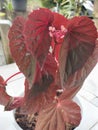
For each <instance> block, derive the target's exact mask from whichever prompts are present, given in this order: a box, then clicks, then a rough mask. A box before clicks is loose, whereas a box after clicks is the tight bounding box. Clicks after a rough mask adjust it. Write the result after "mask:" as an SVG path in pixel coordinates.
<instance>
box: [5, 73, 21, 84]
mask: <svg viewBox="0 0 98 130" xmlns="http://www.w3.org/2000/svg"><path fill="white" fill-rule="evenodd" d="M18 74H21V72H17V73H15V74H13V75H11V76H10V77H9V78H8V79H6V80H5V81H4V84H7V82H8V80H10V79H11V78H13V77H14V76H16V75H18Z"/></svg>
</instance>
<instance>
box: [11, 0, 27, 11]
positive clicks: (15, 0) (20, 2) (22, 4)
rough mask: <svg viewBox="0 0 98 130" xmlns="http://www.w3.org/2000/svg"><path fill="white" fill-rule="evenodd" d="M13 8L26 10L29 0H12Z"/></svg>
mask: <svg viewBox="0 0 98 130" xmlns="http://www.w3.org/2000/svg"><path fill="white" fill-rule="evenodd" d="M12 5H13V9H14V10H15V11H21V12H23V11H26V8H27V0H12Z"/></svg>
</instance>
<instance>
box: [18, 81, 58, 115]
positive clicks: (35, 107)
mask: <svg viewBox="0 0 98 130" xmlns="http://www.w3.org/2000/svg"><path fill="white" fill-rule="evenodd" d="M38 85H39V84H38ZM26 87H27V88H29V84H28V82H26ZM34 87H36V88H35V89H33V90H29V89H26V94H25V98H24V104H23V105H22V106H21V109H20V111H21V113H25V114H27V113H29V114H30V113H31V114H32V113H33V114H34V113H36V112H39V111H41V110H42V108H43V107H44V106H46V105H48V104H49V103H51V102H52V101H53V99H54V96H55V95H56V90H57V89H58V86H56V85H55V84H54V83H53V84H50V85H49V86H48V87H47V88H40V87H42V86H37V85H36V86H34ZM37 87H38V89H37ZM44 87H46V86H44ZM36 89H37V90H36ZM34 91H35V92H34ZM36 91H37V92H36Z"/></svg>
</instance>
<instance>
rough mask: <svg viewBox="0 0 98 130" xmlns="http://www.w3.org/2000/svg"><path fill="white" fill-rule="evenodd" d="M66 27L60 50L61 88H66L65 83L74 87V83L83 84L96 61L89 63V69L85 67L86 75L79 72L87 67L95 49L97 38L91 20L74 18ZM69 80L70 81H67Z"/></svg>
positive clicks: (82, 17)
mask: <svg viewBox="0 0 98 130" xmlns="http://www.w3.org/2000/svg"><path fill="white" fill-rule="evenodd" d="M66 27H67V29H68V32H67V35H66V36H65V39H64V42H63V44H62V46H61V49H60V56H59V64H60V79H61V84H62V87H66V88H67V87H68V85H66V84H67V83H66V82H69V84H70V85H71V86H74V85H75V84H76V82H78V83H79V82H80V80H81V79H82V80H81V83H83V81H84V80H85V78H86V77H87V76H88V74H89V73H90V71H91V70H92V69H93V67H94V66H92V62H94V63H95V64H96V62H97V59H96V61H93V59H92V60H91V61H90V62H91V63H90V65H91V66H90V65H89V66H90V67H89V68H90V69H89V68H88V67H87V68H86V70H85V71H87V73H84V74H83V73H82V72H81V71H80V70H81V69H82V68H84V66H88V59H89V57H90V56H91V57H92V54H93V52H94V50H95V49H96V43H95V41H96V38H97V31H96V28H95V26H94V23H93V22H92V20H90V19H89V18H87V17H85V16H81V17H75V18H73V19H71V20H69V22H68V24H67V26H66ZM93 56H94V55H93ZM62 59H64V60H62ZM94 60H95V59H94ZM79 72H80V73H79ZM76 73H78V75H77V78H78V79H79V80H78V79H76ZM74 74H75V75H74ZM73 75H74V76H73ZM83 75H84V77H83ZM70 77H71V78H70ZM73 77H74V78H73ZM69 78H70V81H68V80H69ZM69 87H70V86H69Z"/></svg>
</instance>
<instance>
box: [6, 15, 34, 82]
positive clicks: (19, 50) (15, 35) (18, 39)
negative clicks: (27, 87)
mask: <svg viewBox="0 0 98 130" xmlns="http://www.w3.org/2000/svg"><path fill="white" fill-rule="evenodd" d="M24 24H25V19H24V18H23V17H17V18H16V19H15V20H14V22H13V25H12V27H11V28H10V30H9V35H8V36H9V42H10V43H9V46H10V50H11V54H12V57H13V58H14V60H15V62H16V64H17V65H18V67H19V69H20V71H21V72H23V74H24V75H25V76H26V77H27V78H29V80H31V82H32V79H33V74H34V70H35V59H34V58H33V57H31V55H30V53H29V52H28V51H27V49H26V46H25V39H24V36H23V29H24Z"/></svg>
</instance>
